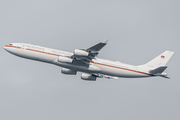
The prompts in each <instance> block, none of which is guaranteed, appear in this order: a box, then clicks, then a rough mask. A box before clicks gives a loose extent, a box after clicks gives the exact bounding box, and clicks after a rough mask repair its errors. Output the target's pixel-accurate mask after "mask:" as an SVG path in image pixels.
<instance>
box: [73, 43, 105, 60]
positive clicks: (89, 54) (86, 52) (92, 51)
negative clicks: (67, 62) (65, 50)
mask: <svg viewBox="0 0 180 120" xmlns="http://www.w3.org/2000/svg"><path fill="white" fill-rule="evenodd" d="M107 42H108V40H106V41H104V42H100V43H98V44H96V45H94V46H92V47H90V48H88V49H75V51H74V55H73V58H74V60H75V61H76V60H79V61H83V62H90V61H91V60H92V59H93V58H95V57H96V56H97V55H98V54H99V53H100V52H99V51H100V50H101V49H102V48H103V47H104V46H105V45H106V44H107Z"/></svg>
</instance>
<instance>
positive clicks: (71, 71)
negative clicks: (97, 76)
mask: <svg viewBox="0 0 180 120" xmlns="http://www.w3.org/2000/svg"><path fill="white" fill-rule="evenodd" d="M61 73H63V74H69V75H76V73H77V71H75V70H71V69H67V68H62V69H61Z"/></svg>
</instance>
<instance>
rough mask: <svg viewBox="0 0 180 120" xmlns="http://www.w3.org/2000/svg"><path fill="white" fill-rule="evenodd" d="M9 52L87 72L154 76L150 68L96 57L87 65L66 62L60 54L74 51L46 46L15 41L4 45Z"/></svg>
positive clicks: (67, 55)
mask: <svg viewBox="0 0 180 120" xmlns="http://www.w3.org/2000/svg"><path fill="white" fill-rule="evenodd" d="M4 49H5V50H7V51H8V52H10V53H12V54H14V55H17V56H20V57H23V58H27V59H32V60H37V61H41V62H46V63H51V64H55V65H58V66H61V67H63V68H68V69H72V70H76V71H80V72H85V73H100V74H105V75H110V76H116V77H150V76H153V75H152V74H150V73H149V69H148V68H144V67H141V66H133V65H127V64H123V63H121V62H113V61H109V60H104V59H100V58H97V57H96V58H94V59H92V61H91V62H90V63H89V65H88V66H87V64H86V63H83V62H78V61H76V62H73V63H64V62H59V61H58V57H59V56H65V57H70V56H72V55H73V53H70V52H65V51H60V50H55V49H50V48H46V47H41V46H36V45H31V44H24V43H13V44H12V45H6V46H4Z"/></svg>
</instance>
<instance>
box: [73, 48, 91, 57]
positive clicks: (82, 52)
mask: <svg viewBox="0 0 180 120" xmlns="http://www.w3.org/2000/svg"><path fill="white" fill-rule="evenodd" d="M74 55H77V56H88V55H89V52H87V51H84V50H79V49H75V50H74Z"/></svg>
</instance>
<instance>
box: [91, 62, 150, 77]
mask: <svg viewBox="0 0 180 120" xmlns="http://www.w3.org/2000/svg"><path fill="white" fill-rule="evenodd" d="M90 63H92V64H97V65H102V66H106V67H111V68H116V69H121V70H126V71H130V72H137V73H140V74H144V75H149V76H153V75H151V74H148V73H143V72H139V71H134V70H131V69H126V68H121V67H115V66H111V65H106V64H102V63H95V62H90Z"/></svg>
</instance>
